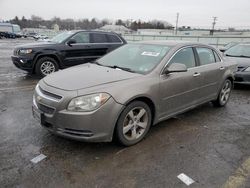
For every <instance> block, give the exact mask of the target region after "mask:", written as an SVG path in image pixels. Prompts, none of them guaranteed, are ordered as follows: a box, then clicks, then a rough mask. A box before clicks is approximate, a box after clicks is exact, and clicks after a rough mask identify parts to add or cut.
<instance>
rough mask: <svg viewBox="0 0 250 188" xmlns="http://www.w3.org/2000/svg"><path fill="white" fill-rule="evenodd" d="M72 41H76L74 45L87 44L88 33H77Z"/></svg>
mask: <svg viewBox="0 0 250 188" xmlns="http://www.w3.org/2000/svg"><path fill="white" fill-rule="evenodd" d="M72 39H75V40H76V43H89V33H87V32H79V33H77V34H75V35H74V36H73V37H72Z"/></svg>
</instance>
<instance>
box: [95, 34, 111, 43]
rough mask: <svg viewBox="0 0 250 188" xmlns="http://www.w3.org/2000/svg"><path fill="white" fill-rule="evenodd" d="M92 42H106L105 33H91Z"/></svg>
mask: <svg viewBox="0 0 250 188" xmlns="http://www.w3.org/2000/svg"><path fill="white" fill-rule="evenodd" d="M92 38H93V41H92V42H93V43H107V42H108V40H107V37H106V35H105V34H100V33H92Z"/></svg>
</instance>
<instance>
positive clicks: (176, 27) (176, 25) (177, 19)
mask: <svg viewBox="0 0 250 188" xmlns="http://www.w3.org/2000/svg"><path fill="white" fill-rule="evenodd" d="M178 22H179V13H178V12H177V17H176V24H175V35H177V30H178Z"/></svg>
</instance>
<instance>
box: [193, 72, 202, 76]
mask: <svg viewBox="0 0 250 188" xmlns="http://www.w3.org/2000/svg"><path fill="white" fill-rule="evenodd" d="M200 75H201V73H199V72H195V73H194V74H193V77H197V76H200Z"/></svg>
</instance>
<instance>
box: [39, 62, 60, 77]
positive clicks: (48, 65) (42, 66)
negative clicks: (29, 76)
mask: <svg viewBox="0 0 250 188" xmlns="http://www.w3.org/2000/svg"><path fill="white" fill-rule="evenodd" d="M58 68H59V66H58V63H57V61H56V60H55V59H53V58H51V57H42V58H41V59H39V60H38V61H37V63H36V67H35V72H36V74H38V75H39V76H41V77H45V76H47V75H49V74H51V73H53V72H56V71H58Z"/></svg>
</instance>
